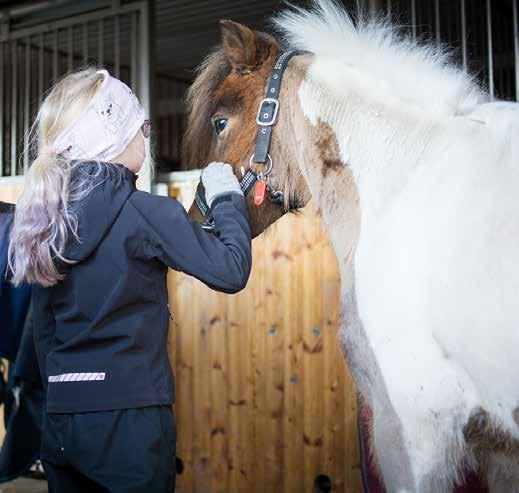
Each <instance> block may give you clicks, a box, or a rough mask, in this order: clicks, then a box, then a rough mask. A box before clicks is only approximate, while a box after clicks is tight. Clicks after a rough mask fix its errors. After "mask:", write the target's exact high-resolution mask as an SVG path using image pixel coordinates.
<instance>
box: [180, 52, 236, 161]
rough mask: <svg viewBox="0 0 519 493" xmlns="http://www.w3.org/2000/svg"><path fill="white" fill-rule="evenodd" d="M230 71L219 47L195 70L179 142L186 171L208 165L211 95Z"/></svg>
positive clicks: (211, 135)
mask: <svg viewBox="0 0 519 493" xmlns="http://www.w3.org/2000/svg"><path fill="white" fill-rule="evenodd" d="M230 71H231V64H230V62H229V60H228V59H227V57H226V56H225V53H224V51H223V49H222V48H221V47H218V49H216V50H215V51H214V52H213V53H211V54H210V55H208V56H207V57H206V58H205V60H204V61H203V62H202V64H201V65H200V66H199V67H198V69H197V76H196V78H195V81H194V82H193V84H192V85H191V87H190V88H189V90H188V93H187V97H186V105H187V127H186V131H185V133H184V137H183V139H182V159H183V162H184V163H185V165H186V166H187V167H188V168H200V167H202V166H204V165H205V164H207V163H206V161H207V156H208V155H209V153H210V151H211V146H212V142H213V140H214V132H213V128H212V125H211V116H212V114H213V111H214V94H215V92H216V90H217V88H218V86H219V85H220V84H221V83H222V82H223V81H224V80H225V78H226V77H227V76H228V75H229V73H230Z"/></svg>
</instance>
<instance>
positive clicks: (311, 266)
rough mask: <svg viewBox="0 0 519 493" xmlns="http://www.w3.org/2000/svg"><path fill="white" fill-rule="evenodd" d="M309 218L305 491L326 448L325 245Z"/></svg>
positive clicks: (305, 288)
mask: <svg viewBox="0 0 519 493" xmlns="http://www.w3.org/2000/svg"><path fill="white" fill-rule="evenodd" d="M305 221H308V223H307V225H306V227H305V229H304V232H303V235H302V239H303V253H302V256H303V260H302V268H303V284H302V285H301V291H302V293H301V294H302V297H303V304H302V310H303V389H304V394H303V395H304V403H305V409H304V420H303V442H304V491H313V488H314V481H315V478H316V476H317V475H318V474H319V472H320V464H321V452H322V449H323V428H324V422H323V364H322V363H323V338H322V335H321V331H322V326H321V312H322V303H321V301H322V298H321V296H320V290H321V283H320V279H321V262H320V254H321V245H320V243H319V240H320V238H319V227H318V226H319V225H318V224H317V227H316V225H315V221H314V222H309V217H308V215H307V216H305Z"/></svg>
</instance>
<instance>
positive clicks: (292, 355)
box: [278, 217, 305, 492]
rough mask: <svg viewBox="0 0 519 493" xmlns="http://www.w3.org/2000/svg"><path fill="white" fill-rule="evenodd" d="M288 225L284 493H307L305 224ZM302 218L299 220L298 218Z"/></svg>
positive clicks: (280, 230)
mask: <svg viewBox="0 0 519 493" xmlns="http://www.w3.org/2000/svg"><path fill="white" fill-rule="evenodd" d="M288 219H290V223H289V224H280V226H279V228H278V234H283V235H284V236H285V238H286V241H287V242H288V245H289V249H290V250H289V251H288V252H287V253H286V259H287V261H288V262H289V263H290V267H289V268H290V270H291V272H290V275H288V276H287V277H286V278H285V282H284V284H283V296H282V298H281V299H280V300H279V303H280V304H282V305H283V307H284V311H285V319H286V320H287V321H290V323H287V326H286V327H285V347H286V352H285V356H284V362H285V375H286V378H285V401H284V402H285V412H284V443H285V444H286V448H285V449H284V454H283V455H284V460H283V465H284V471H285V478H284V479H285V491H286V492H292V491H294V492H295V491H305V490H304V475H303V474H302V470H303V468H304V447H303V416H304V395H303V392H302V385H303V383H302V382H303V372H302V361H303V344H302V331H303V317H302V310H301V305H300V299H299V296H300V286H301V285H302V281H303V270H302V268H301V263H300V261H301V259H300V257H301V255H300V252H299V250H300V244H299V242H298V241H297V239H298V238H300V235H301V233H302V223H301V222H299V221H297V220H296V218H293V217H290V218H288ZM297 219H300V218H297Z"/></svg>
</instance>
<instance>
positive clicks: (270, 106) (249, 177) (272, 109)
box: [195, 50, 302, 231]
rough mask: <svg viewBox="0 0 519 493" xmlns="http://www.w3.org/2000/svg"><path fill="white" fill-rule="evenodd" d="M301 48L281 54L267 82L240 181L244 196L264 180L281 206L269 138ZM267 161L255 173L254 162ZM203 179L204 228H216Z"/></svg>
mask: <svg viewBox="0 0 519 493" xmlns="http://www.w3.org/2000/svg"><path fill="white" fill-rule="evenodd" d="M301 53H302V52H301V51H297V50H293V51H286V52H284V53H282V54H281V55H280V56H279V57H278V58H277V60H276V63H275V65H274V68H273V69H272V74H271V75H270V79H269V82H268V85H267V92H266V95H265V97H264V98H263V99H262V100H261V101H260V104H259V108H258V113H257V115H256V123H257V124H258V132H257V134H256V145H255V147H254V154H252V156H251V157H250V160H249V168H248V169H247V171H245V170H244V169H243V168H242V170H241V173H242V178H241V180H240V188H241V190H242V192H243V195H247V194H248V193H249V192H250V190H251V189H252V187H253V186H254V184H255V183H256V182H258V181H264V182H265V184H266V189H267V191H268V194H269V199H270V200H271V201H272V202H274V203H276V204H279V205H282V204H283V202H284V196H283V192H281V191H274V190H272V189H271V188H270V186H268V176H269V174H270V172H271V171H272V167H273V162H272V158H271V157H270V154H269V149H270V141H271V138H272V127H273V126H274V124H275V123H276V120H277V116H278V112H279V91H280V90H281V81H282V79H283V74H284V72H285V69H286V68H287V65H288V62H289V61H290V60H291V59H292V58H293V57H294V56H296V55H299V54H301ZM253 162H254V163H259V164H264V165H266V166H267V168H266V169H265V170H264V171H260V172H259V173H256V172H255V171H254V170H253V169H252V163H253ZM201 185H202V181H200V183H199V184H198V187H197V189H196V194H195V203H196V205H197V207H198V209H199V210H200V212H201V213H202V215H203V216H204V219H205V222H204V223H203V224H202V227H203V228H204V229H206V230H209V231H212V230H213V229H214V220H213V217H212V214H211V209H210V208H209V206H208V205H207V203H206V201H205V197H204V194H203V193H202V192H201Z"/></svg>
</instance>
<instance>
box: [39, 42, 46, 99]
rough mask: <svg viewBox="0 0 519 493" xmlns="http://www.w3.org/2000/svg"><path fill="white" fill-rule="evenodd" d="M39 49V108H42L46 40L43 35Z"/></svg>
mask: <svg viewBox="0 0 519 493" xmlns="http://www.w3.org/2000/svg"><path fill="white" fill-rule="evenodd" d="M39 44H40V46H39V49H38V108H39V107H40V106H41V103H42V101H43V78H44V73H45V72H44V63H45V58H44V56H43V55H44V52H43V49H44V38H43V34H40V35H39Z"/></svg>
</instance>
